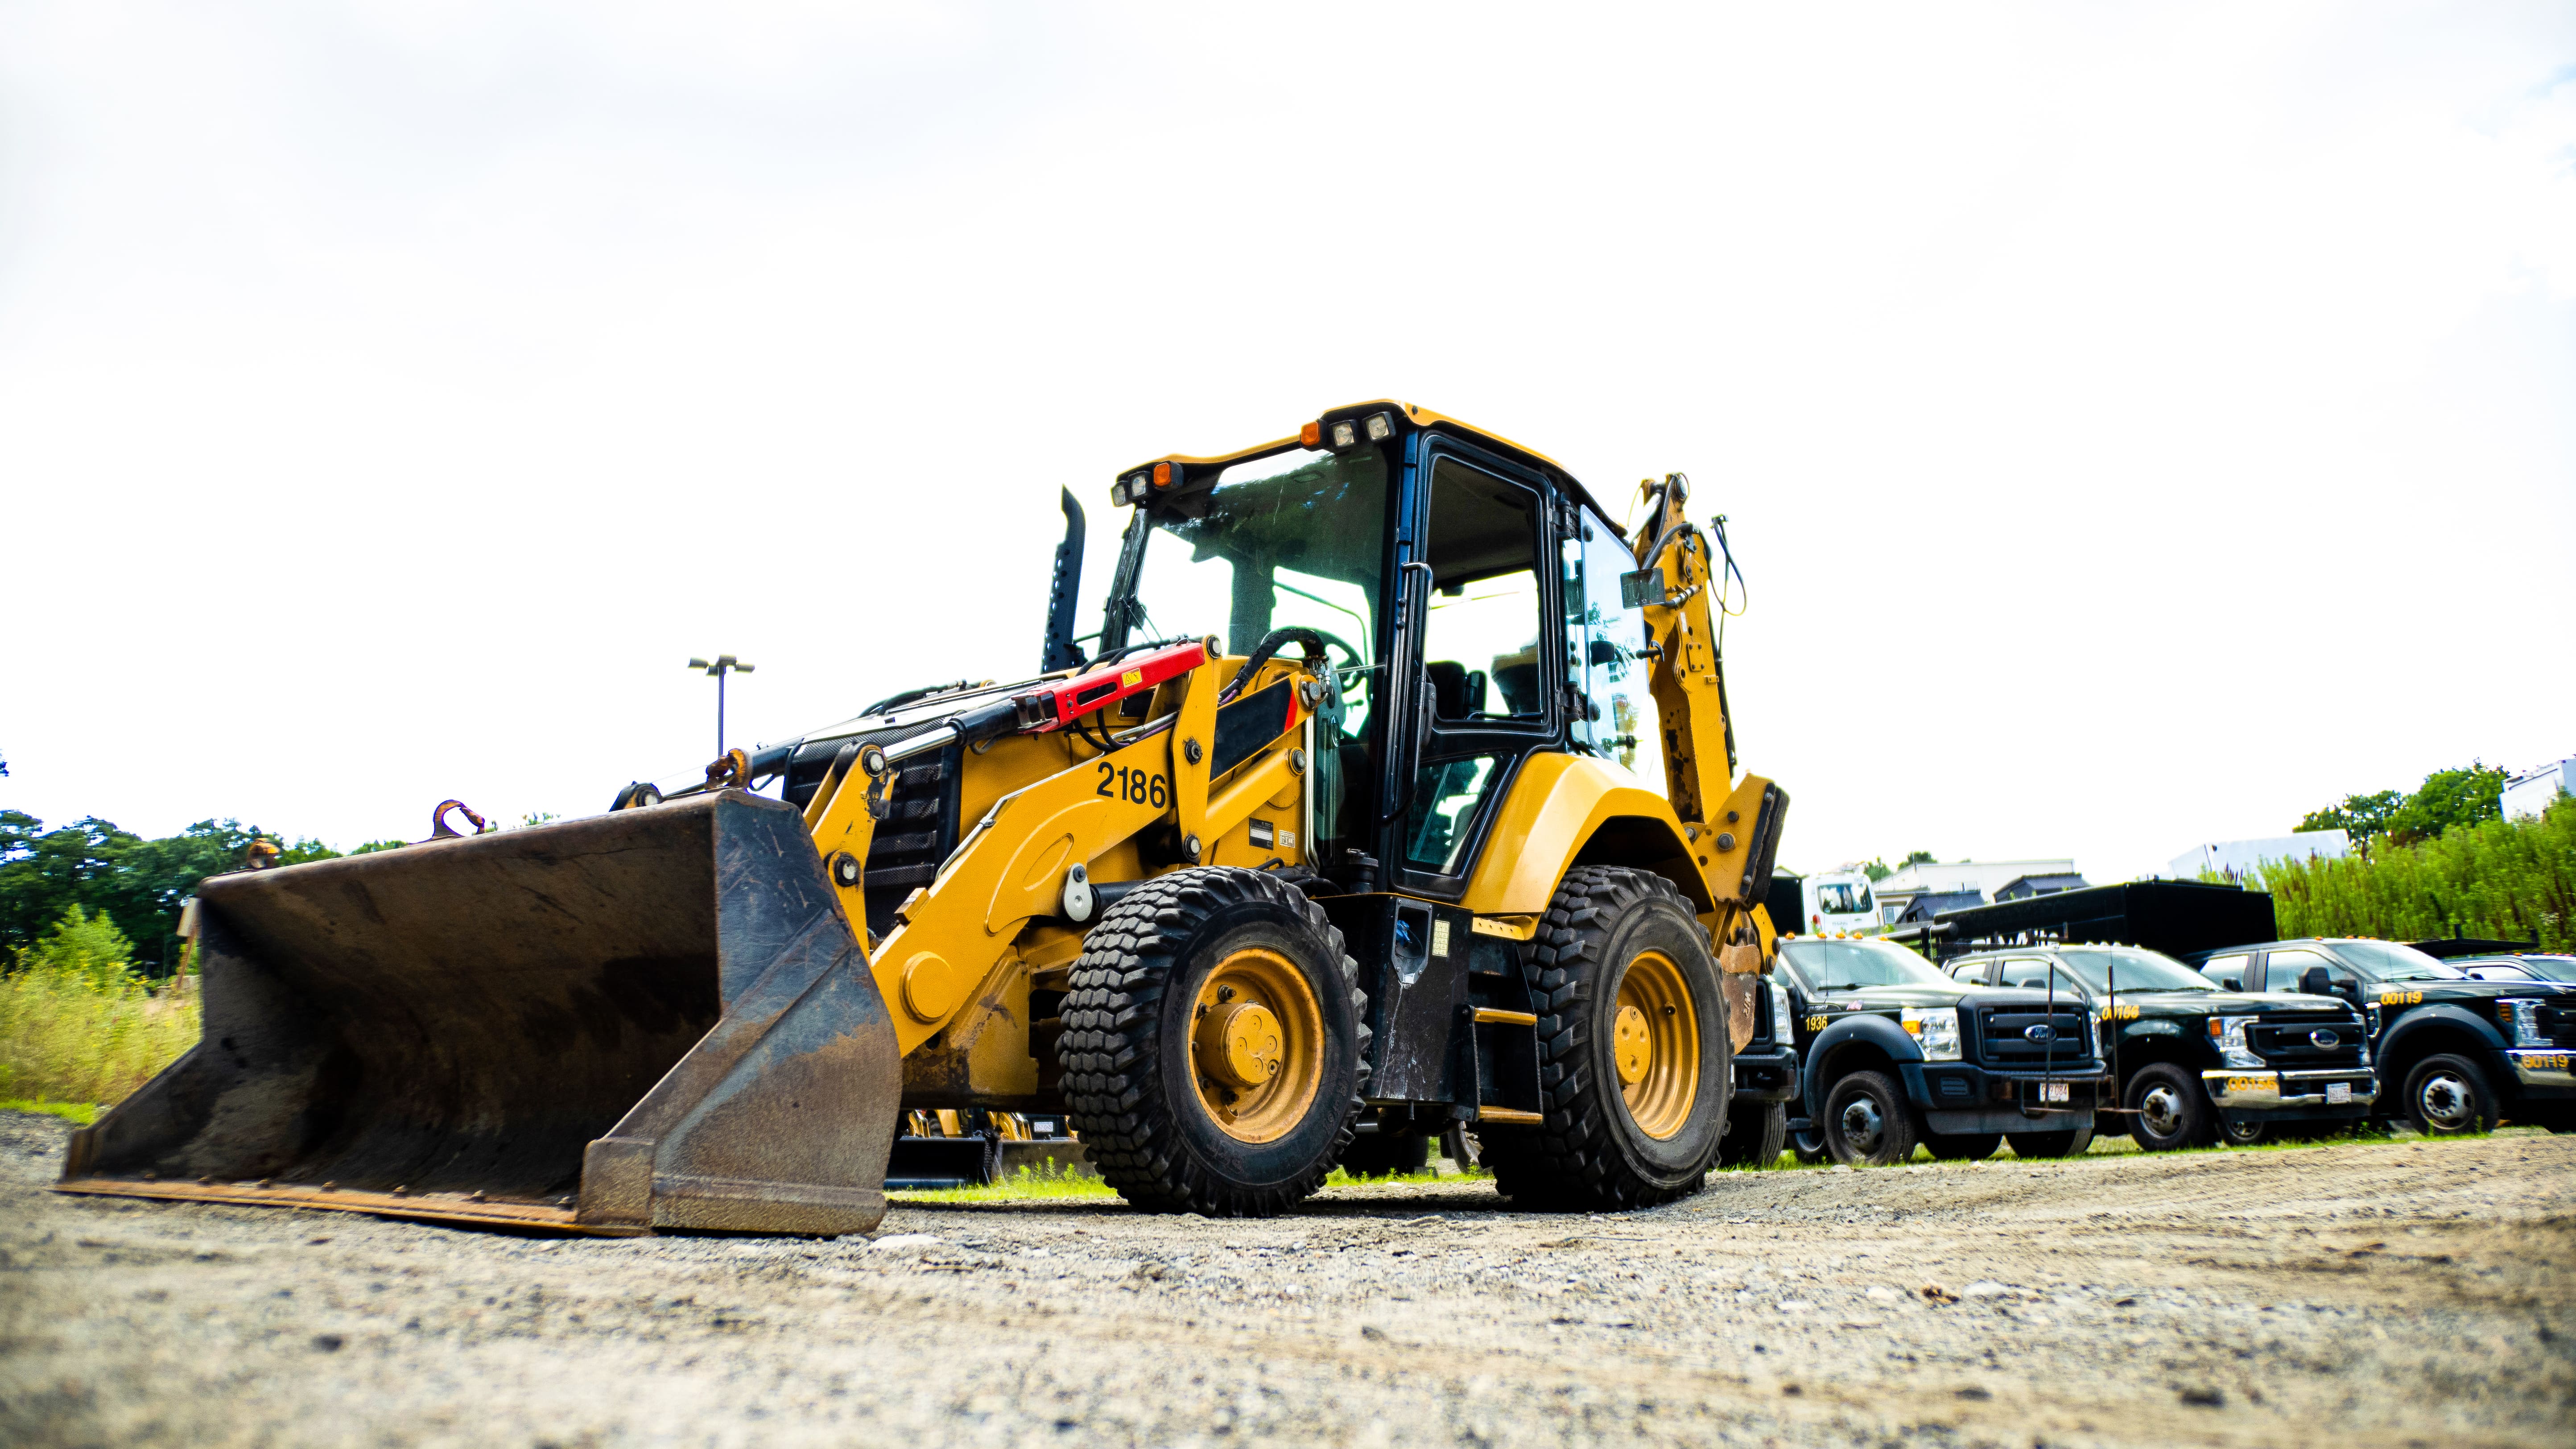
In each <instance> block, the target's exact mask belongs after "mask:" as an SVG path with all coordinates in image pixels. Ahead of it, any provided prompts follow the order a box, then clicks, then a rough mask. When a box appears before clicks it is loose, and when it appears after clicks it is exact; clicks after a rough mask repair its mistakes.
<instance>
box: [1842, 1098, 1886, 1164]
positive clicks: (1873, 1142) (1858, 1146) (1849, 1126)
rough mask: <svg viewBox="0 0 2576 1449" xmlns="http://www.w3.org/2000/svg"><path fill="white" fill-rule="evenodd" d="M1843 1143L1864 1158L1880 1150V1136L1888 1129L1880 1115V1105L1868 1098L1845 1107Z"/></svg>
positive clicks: (1856, 1100) (1855, 1100)
mask: <svg viewBox="0 0 2576 1449" xmlns="http://www.w3.org/2000/svg"><path fill="white" fill-rule="evenodd" d="M1841 1126H1842V1129H1843V1141H1844V1142H1845V1143H1847V1144H1849V1145H1850V1147H1851V1150H1852V1151H1854V1152H1856V1153H1858V1154H1860V1155H1861V1156H1863V1157H1867V1156H1869V1155H1870V1154H1871V1153H1873V1152H1876V1151H1877V1150H1878V1138H1879V1134H1880V1133H1881V1132H1882V1131H1884V1130H1885V1129H1886V1126H1887V1123H1886V1121H1885V1119H1883V1118H1881V1117H1880V1116H1879V1115H1878V1104H1877V1103H1876V1102H1873V1101H1871V1100H1870V1099H1869V1098H1867V1097H1860V1098H1856V1099H1854V1100H1853V1101H1851V1102H1849V1103H1847V1104H1845V1106H1844V1107H1843V1115H1842V1123H1841Z"/></svg>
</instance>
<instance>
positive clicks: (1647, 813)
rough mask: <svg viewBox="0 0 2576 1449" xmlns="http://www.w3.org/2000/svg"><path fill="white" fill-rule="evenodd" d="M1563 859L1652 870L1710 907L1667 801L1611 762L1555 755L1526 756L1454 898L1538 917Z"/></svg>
mask: <svg viewBox="0 0 2576 1449" xmlns="http://www.w3.org/2000/svg"><path fill="white" fill-rule="evenodd" d="M1568 864H1617V865H1633V866H1637V867H1640V868H1642V869H1646V870H1651V871H1653V872H1654V873H1656V874H1657V875H1660V876H1662V877H1664V878H1665V879H1667V880H1669V881H1671V882H1672V883H1673V884H1674V885H1676V886H1678V887H1680V888H1681V893H1682V895H1683V896H1684V897H1685V898H1686V899H1688V900H1689V901H1690V902H1691V904H1692V906H1693V907H1694V908H1695V909H1697V910H1699V911H1702V912H1706V911H1709V910H1711V909H1714V907H1715V902H1714V901H1713V900H1712V899H1711V898H1710V896H1709V891H1708V882H1707V881H1706V879H1704V878H1703V877H1702V876H1701V875H1700V872H1699V869H1698V867H1697V866H1695V865H1693V864H1692V863H1691V850H1690V844H1689V841H1688V838H1687V837H1685V836H1684V835H1683V834H1682V823H1681V820H1680V818H1679V817H1678V816H1676V815H1674V814H1673V807H1672V804H1671V802H1669V801H1667V800H1665V799H1664V797H1663V796H1661V795H1658V794H1656V793H1655V792H1654V791H1652V790H1649V789H1647V788H1646V787H1645V786H1644V785H1643V784H1642V783H1640V782H1639V781H1638V779H1637V777H1636V776H1635V775H1632V774H1630V773H1629V772H1627V771H1626V770H1623V769H1621V768H1620V767H1619V766H1617V765H1615V764H1612V763H1611V762H1609V761H1607V760H1600V759H1594V758H1592V757H1591V756H1588V755H1568V754H1557V753H1553V752H1548V753H1540V754H1534V755H1531V756H1530V757H1529V758H1528V759H1527V760H1525V761H1523V762H1522V764H1521V767H1520V770H1519V772H1518V773H1517V774H1516V775H1514V777H1513V779H1512V784H1511V793H1510V795H1509V796H1507V797H1506V798H1505V799H1504V801H1503V808H1502V810H1501V812H1500V813H1499V814H1497V815H1496V816H1495V818H1494V828H1493V831H1492V833H1491V834H1489V835H1488V836H1487V837H1486V838H1485V848H1484V852H1483V854H1482V856H1481V857H1480V858H1479V859H1478V860H1477V862H1476V872H1475V874H1474V875H1472V876H1469V877H1468V879H1467V891H1466V894H1464V895H1463V896H1461V897H1459V900H1458V904H1460V905H1462V906H1465V907H1466V908H1467V909H1469V910H1471V911H1474V912H1476V913H1477V914H1478V915H1515V916H1534V915H1537V914H1539V913H1540V912H1543V911H1545V910H1546V909H1547V903H1548V900H1549V899H1550V898H1551V897H1553V896H1554V895H1555V894H1556V885H1557V880H1558V878H1559V877H1560V876H1561V875H1562V873H1563V870H1564V867H1565V866H1566V865H1568Z"/></svg>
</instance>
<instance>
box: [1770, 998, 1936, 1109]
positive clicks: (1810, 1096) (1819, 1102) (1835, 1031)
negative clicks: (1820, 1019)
mask: <svg viewBox="0 0 2576 1449" xmlns="http://www.w3.org/2000/svg"><path fill="white" fill-rule="evenodd" d="M1862 1042H1866V1043H1868V1044H1869V1045H1871V1046H1874V1047H1876V1048H1878V1049H1879V1050H1880V1051H1882V1052H1885V1053H1886V1054H1887V1056H1888V1059H1889V1060H1891V1061H1895V1062H1898V1063H1904V1062H1918V1063H1919V1062H1921V1061H1922V1060H1923V1049H1922V1048H1921V1047H1919V1046H1917V1045H1915V1043H1914V1038H1913V1037H1911V1036H1909V1035H1907V1034H1906V1031H1905V1028H1903V1027H1901V1026H1898V1025H1897V1024H1896V1023H1895V1022H1892V1021H1890V1020H1888V1019H1887V1018H1886V1017H1883V1016H1846V1017H1844V1018H1843V1019H1842V1020H1840V1021H1837V1022H1835V1023H1834V1024H1833V1025H1831V1026H1829V1027H1826V1028H1825V1029H1824V1030H1823V1031H1820V1032H1818V1033H1816V1039H1815V1041H1814V1042H1812V1043H1810V1044H1809V1045H1808V1047H1807V1066H1806V1070H1805V1071H1804V1072H1803V1073H1801V1074H1800V1075H1801V1076H1802V1078H1803V1080H1804V1086H1803V1087H1802V1089H1801V1093H1800V1095H1801V1096H1802V1097H1804V1099H1805V1100H1806V1103H1807V1115H1809V1116H1811V1117H1812V1116H1814V1115H1815V1113H1816V1112H1817V1110H1818V1109H1819V1108H1821V1107H1822V1106H1823V1105H1824V1101H1825V1068H1826V1067H1827V1066H1829V1065H1831V1064H1832V1062H1833V1060H1834V1058H1836V1057H1837V1056H1840V1055H1841V1054H1842V1049H1843V1048H1844V1047H1847V1046H1852V1045H1855V1044H1858V1043H1862ZM1899 1085H1903V1084H1902V1083H1900V1084H1899Z"/></svg>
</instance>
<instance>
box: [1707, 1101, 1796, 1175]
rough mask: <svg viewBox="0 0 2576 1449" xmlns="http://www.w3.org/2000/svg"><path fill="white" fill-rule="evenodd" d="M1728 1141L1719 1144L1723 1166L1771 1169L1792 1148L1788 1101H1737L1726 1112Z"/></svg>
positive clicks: (1719, 1157)
mask: <svg viewBox="0 0 2576 1449" xmlns="http://www.w3.org/2000/svg"><path fill="white" fill-rule="evenodd" d="M1726 1117H1727V1125H1726V1140H1725V1141H1723V1142H1721V1143H1719V1144H1718V1148H1717V1162H1718V1165H1719V1166H1721V1167H1769V1166H1770V1165H1771V1164H1773V1163H1775V1162H1778V1161H1779V1160H1780V1154H1781V1153H1783V1152H1785V1151H1787V1150H1788V1148H1789V1107H1788V1104H1787V1103H1785V1102H1737V1103H1734V1104H1732V1105H1731V1106H1729V1107H1728V1108H1727V1109H1726Z"/></svg>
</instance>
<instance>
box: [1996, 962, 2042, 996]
mask: <svg viewBox="0 0 2576 1449" xmlns="http://www.w3.org/2000/svg"><path fill="white" fill-rule="evenodd" d="M2002 984H2003V985H2006V986H2020V987H2026V988H2028V989H2030V990H2032V991H2046V990H2047V989H2048V963H2047V962H2046V961H2042V960H2038V959H2036V958H2033V957H2027V956H2016V957H2014V958H2013V959H2011V960H2009V961H2006V962H2005V963H2004V970H2003V977H2002Z"/></svg>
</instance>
